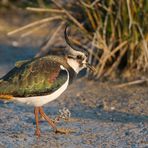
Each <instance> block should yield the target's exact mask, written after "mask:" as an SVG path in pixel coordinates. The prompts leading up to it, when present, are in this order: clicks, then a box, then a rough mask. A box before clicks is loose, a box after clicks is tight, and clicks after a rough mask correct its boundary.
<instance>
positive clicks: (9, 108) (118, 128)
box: [0, 29, 148, 148]
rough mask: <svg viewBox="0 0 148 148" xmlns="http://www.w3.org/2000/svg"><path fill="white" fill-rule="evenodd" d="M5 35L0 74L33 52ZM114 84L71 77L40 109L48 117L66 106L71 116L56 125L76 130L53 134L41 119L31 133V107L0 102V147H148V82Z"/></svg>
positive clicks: (2, 43) (0, 55) (32, 116)
mask: <svg viewBox="0 0 148 148" xmlns="http://www.w3.org/2000/svg"><path fill="white" fill-rule="evenodd" d="M2 30H3V29H2ZM1 36H2V34H1ZM5 37H6V36H5V35H4V37H2V38H1V37H0V40H1V41H0V43H1V45H0V57H1V58H0V76H2V75H4V74H5V73H6V72H8V71H9V70H10V69H11V68H12V67H13V65H14V63H15V61H17V60H21V59H27V58H31V57H33V56H34V54H35V53H36V52H37V48H35V49H34V48H32V47H30V46H27V47H24V46H23V48H22V47H15V46H12V44H9V43H8V41H7V42H5V40H6V38H5ZM11 41H12V40H11ZM14 43H16V42H14ZM16 53H17V54H16ZM115 86H116V85H115V84H113V83H110V82H104V83H103V82H99V81H97V82H94V81H88V80H87V79H85V78H81V79H78V80H77V81H75V82H74V83H73V84H72V85H71V86H70V87H69V88H68V90H67V91H66V92H65V93H64V94H63V95H62V96H60V97H59V98H58V99H57V100H55V101H54V102H51V103H49V104H48V105H46V106H45V112H46V113H47V114H48V115H49V116H51V117H52V118H55V116H56V115H57V114H58V110H59V109H62V108H64V107H66V108H68V109H69V110H70V111H71V118H70V120H69V121H66V122H65V121H62V122H60V123H59V124H58V127H64V128H70V129H72V130H74V131H75V132H74V133H70V134H67V135H61V134H55V133H54V132H53V131H52V129H51V128H50V127H49V126H48V124H47V123H46V122H45V121H42V122H41V124H40V127H41V130H42V136H41V137H40V138H39V139H38V138H36V137H35V136H34V131H35V121H34V114H33V110H34V109H33V107H29V106H25V105H19V104H14V103H7V104H5V103H3V102H0V148H3V147H6V148H21V147H22V148H23V147H25V148H31V147H33V148H34V147H35V148H37V147H38V148H41V147H44V148H46V147H47V148H49V147H50V148H99V147H101V148H146V147H148V89H147V87H148V86H146V85H143V86H138V85H137V86H132V87H131V86H130V87H124V88H122V89H121V88H116V87H115Z"/></svg>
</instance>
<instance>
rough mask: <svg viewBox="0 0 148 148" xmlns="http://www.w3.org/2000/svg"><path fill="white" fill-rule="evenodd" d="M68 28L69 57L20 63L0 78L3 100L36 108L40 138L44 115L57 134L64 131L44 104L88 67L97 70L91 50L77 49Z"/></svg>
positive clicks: (49, 57)
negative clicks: (49, 115)
mask: <svg viewBox="0 0 148 148" xmlns="http://www.w3.org/2000/svg"><path fill="white" fill-rule="evenodd" d="M67 28H68V27H65V31H64V36H65V41H66V43H67V44H68V45H69V46H68V52H67V53H66V55H62V56H54V55H46V56H44V57H39V58H34V59H31V60H26V61H20V62H17V63H16V64H15V67H14V68H13V69H12V70H11V71H10V72H8V73H7V74H6V75H5V76H3V77H2V78H1V79H0V99H1V100H6V101H13V102H19V103H24V104H26V105H31V106H33V107H34V114H35V122H36V131H35V135H37V136H40V134H41V132H40V128H39V118H38V115H39V114H40V115H41V116H42V117H43V118H44V119H45V120H47V122H48V123H49V125H51V127H52V128H53V129H54V131H55V132H59V133H60V132H63V131H60V129H58V128H57V127H56V124H55V123H54V122H53V121H52V120H51V119H50V118H49V117H48V116H47V115H46V114H45V112H44V110H43V105H45V104H47V103H49V102H51V101H53V100H55V99H57V98H58V97H59V96H60V95H61V94H62V93H63V92H64V91H65V90H66V89H67V87H68V86H69V85H70V84H71V83H72V81H73V80H74V78H75V77H76V75H77V74H78V73H79V72H80V71H81V70H82V69H84V68H87V67H88V68H89V69H91V70H94V67H93V66H91V65H90V64H89V63H88V62H87V60H88V51H87V50H84V49H81V48H79V49H78V48H76V46H75V45H74V44H73V43H71V41H70V39H69V38H68V35H67V30H68V29H67Z"/></svg>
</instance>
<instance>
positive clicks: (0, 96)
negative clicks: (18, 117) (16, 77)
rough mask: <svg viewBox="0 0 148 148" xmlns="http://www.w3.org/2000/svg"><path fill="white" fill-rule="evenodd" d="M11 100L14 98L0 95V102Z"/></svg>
mask: <svg viewBox="0 0 148 148" xmlns="http://www.w3.org/2000/svg"><path fill="white" fill-rule="evenodd" d="M13 98H14V97H13V96H11V95H4V94H0V100H7V101H9V100H11V99H13Z"/></svg>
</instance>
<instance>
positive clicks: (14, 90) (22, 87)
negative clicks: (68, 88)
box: [0, 56, 68, 97]
mask: <svg viewBox="0 0 148 148" xmlns="http://www.w3.org/2000/svg"><path fill="white" fill-rule="evenodd" d="M60 65H63V66H64V67H65V68H68V65H67V63H66V61H65V59H64V57H57V56H46V57H42V58H38V59H33V60H29V61H26V62H24V63H22V64H18V65H17V66H15V67H14V68H13V69H12V70H11V71H10V72H9V73H8V74H6V75H5V76H4V77H3V78H1V79H0V95H12V96H13V97H28V96H40V95H46V94H50V93H52V92H53V91H55V90H56V89H58V88H59V87H60V86H61V85H62V84H64V82H65V81H66V79H67V73H66V71H63V70H61V68H60Z"/></svg>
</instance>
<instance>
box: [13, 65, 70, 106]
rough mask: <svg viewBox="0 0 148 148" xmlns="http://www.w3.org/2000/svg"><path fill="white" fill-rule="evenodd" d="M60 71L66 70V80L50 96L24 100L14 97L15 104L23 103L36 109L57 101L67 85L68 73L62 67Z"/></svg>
mask: <svg viewBox="0 0 148 148" xmlns="http://www.w3.org/2000/svg"><path fill="white" fill-rule="evenodd" d="M61 69H63V70H66V72H67V80H66V82H65V83H64V84H63V85H62V86H61V87H60V88H59V89H58V90H56V91H55V92H53V93H52V94H50V95H46V96H34V97H25V98H23V97H22V98H17V97H16V98H14V99H13V100H14V101H16V102H20V103H25V104H27V105H33V106H36V107H38V106H43V105H44V104H47V103H48V102H51V101H53V100H55V99H57V98H58V97H59V96H60V95H61V94H62V93H63V92H64V91H65V90H66V88H67V86H68V83H69V72H68V71H67V69H66V68H64V67H63V66H61Z"/></svg>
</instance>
